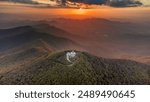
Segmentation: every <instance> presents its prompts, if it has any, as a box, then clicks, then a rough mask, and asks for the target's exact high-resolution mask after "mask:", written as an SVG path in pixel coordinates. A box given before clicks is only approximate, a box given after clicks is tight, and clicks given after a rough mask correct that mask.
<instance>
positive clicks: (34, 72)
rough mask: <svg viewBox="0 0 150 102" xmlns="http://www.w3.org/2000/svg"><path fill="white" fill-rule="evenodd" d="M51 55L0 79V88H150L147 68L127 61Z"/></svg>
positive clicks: (64, 52) (58, 53)
mask: <svg viewBox="0 0 150 102" xmlns="http://www.w3.org/2000/svg"><path fill="white" fill-rule="evenodd" d="M67 52H70V51H62V52H57V53H50V54H47V55H44V56H43V57H40V58H38V59H37V60H36V61H34V62H33V63H31V64H30V65H29V66H26V67H23V68H21V69H18V70H16V71H12V72H9V73H7V74H4V75H1V79H0V83H1V84H44V85H45V84H46V85H47V84H48V85H49V84H56V85H60V84H61V85H63V84H65V85H66V84H71V85H72V84H73V85H74V84H75V85H76V84H77V85H80V84H86V85H87V84H96V85H97V84H98V85H99V84H101V85H105V84H107V85H114V84H150V69H149V68H150V66H148V65H145V64H141V63H138V62H134V61H130V60H119V59H105V58H98V57H96V56H93V55H90V54H89V53H86V52H80V51H75V52H76V55H75V56H74V57H73V61H72V62H71V63H70V62H69V61H68V60H67V58H66V54H67Z"/></svg>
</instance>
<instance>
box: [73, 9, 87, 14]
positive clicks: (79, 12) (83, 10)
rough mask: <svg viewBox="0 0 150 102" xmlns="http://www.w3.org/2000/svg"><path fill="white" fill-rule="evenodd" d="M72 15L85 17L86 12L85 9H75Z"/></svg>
mask: <svg viewBox="0 0 150 102" xmlns="http://www.w3.org/2000/svg"><path fill="white" fill-rule="evenodd" d="M73 13H74V14H78V15H85V14H87V11H86V10H85V9H83V8H79V9H75V10H74V11H73Z"/></svg>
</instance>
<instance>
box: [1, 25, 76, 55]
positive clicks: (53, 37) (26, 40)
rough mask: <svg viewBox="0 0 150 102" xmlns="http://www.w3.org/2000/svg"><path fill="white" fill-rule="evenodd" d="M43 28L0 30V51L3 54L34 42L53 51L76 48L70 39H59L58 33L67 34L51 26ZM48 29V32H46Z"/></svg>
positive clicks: (30, 27) (26, 27)
mask: <svg viewBox="0 0 150 102" xmlns="http://www.w3.org/2000/svg"><path fill="white" fill-rule="evenodd" d="M44 27H45V26H44ZM44 27H43V26H41V25H40V26H21V27H16V28H12V29H3V30H0V46H1V47H0V51H1V52H2V51H3V52H4V51H6V50H10V49H13V48H16V47H19V46H24V45H25V44H28V45H31V44H32V43H33V42H34V41H37V40H42V41H44V42H46V43H47V44H48V45H49V46H51V47H53V48H54V49H65V48H66V46H67V48H68V49H69V48H70V47H74V46H77V45H78V44H76V43H75V42H73V41H71V40H70V39H67V38H64V37H60V36H58V35H60V33H61V32H62V33H63V34H65V33H66V35H68V34H69V33H67V32H65V31H63V30H61V29H58V28H56V27H53V26H49V27H48V28H45V29H44ZM46 29H48V30H46Z"/></svg>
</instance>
